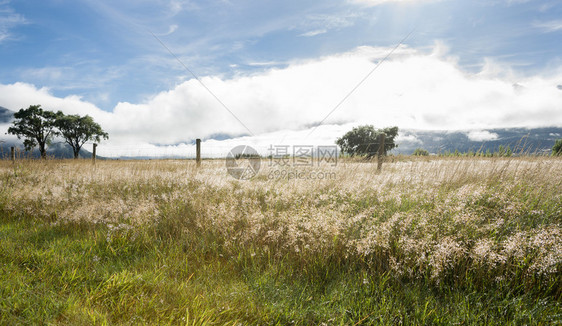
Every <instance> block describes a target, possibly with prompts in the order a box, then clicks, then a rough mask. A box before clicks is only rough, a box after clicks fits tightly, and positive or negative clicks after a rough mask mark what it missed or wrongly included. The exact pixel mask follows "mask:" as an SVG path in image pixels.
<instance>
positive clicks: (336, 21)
mask: <svg viewBox="0 0 562 326" xmlns="http://www.w3.org/2000/svg"><path fill="white" fill-rule="evenodd" d="M359 17H360V15H358V14H357V13H347V14H344V13H340V14H338V15H326V14H314V15H307V16H306V17H305V18H304V19H303V20H302V21H301V22H300V23H299V25H298V26H296V27H294V28H295V29H299V30H304V31H306V32H304V33H302V34H300V35H299V36H304V37H312V36H316V35H320V34H325V33H327V32H328V31H331V30H340V29H342V28H345V27H350V26H353V25H354V24H355V20H356V19H357V18H359Z"/></svg>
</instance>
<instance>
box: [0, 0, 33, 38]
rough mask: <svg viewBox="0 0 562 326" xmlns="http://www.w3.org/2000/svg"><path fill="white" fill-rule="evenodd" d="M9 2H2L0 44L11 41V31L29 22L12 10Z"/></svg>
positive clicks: (0, 7)
mask: <svg viewBox="0 0 562 326" xmlns="http://www.w3.org/2000/svg"><path fill="white" fill-rule="evenodd" d="M9 3H10V2H9V1H3V2H0V43H2V42H4V41H6V40H9V39H11V38H12V37H13V36H12V34H11V30H12V29H13V28H15V27H17V26H19V25H23V24H27V20H26V19H25V18H24V17H23V16H22V15H20V14H18V13H16V12H14V10H13V9H12V8H10V7H9V6H8V5H9Z"/></svg>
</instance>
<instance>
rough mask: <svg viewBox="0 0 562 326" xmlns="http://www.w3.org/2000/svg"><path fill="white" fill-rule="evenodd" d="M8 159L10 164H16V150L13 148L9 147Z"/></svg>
mask: <svg viewBox="0 0 562 326" xmlns="http://www.w3.org/2000/svg"><path fill="white" fill-rule="evenodd" d="M10 158H11V160H12V162H14V163H15V162H16V149H15V148H14V147H13V146H12V147H10Z"/></svg>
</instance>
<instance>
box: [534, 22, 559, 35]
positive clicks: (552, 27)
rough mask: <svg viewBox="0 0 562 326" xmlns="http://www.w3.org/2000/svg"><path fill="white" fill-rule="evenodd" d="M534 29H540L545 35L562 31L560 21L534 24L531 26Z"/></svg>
mask: <svg viewBox="0 0 562 326" xmlns="http://www.w3.org/2000/svg"><path fill="white" fill-rule="evenodd" d="M533 26H534V27H535V28H539V29H542V30H543V31H545V32H547V33H551V32H557V31H561V30H562V20H551V21H544V22H536V23H534V24H533Z"/></svg>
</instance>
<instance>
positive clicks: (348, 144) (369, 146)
mask: <svg viewBox="0 0 562 326" xmlns="http://www.w3.org/2000/svg"><path fill="white" fill-rule="evenodd" d="M381 134H385V141H384V155H386V152H388V151H390V150H392V149H393V148H395V147H397V145H396V144H395V143H394V138H395V137H396V136H398V127H390V128H384V129H378V130H375V128H374V127H373V126H372V125H365V126H359V127H355V128H353V129H352V130H351V131H348V132H347V133H346V134H345V135H344V136H343V137H341V138H338V139H337V141H336V144H337V145H338V146H339V147H340V149H341V151H342V152H343V153H346V154H348V155H351V156H364V155H366V156H367V157H372V156H374V155H376V154H377V152H378V150H379V136H380V135H381Z"/></svg>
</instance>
